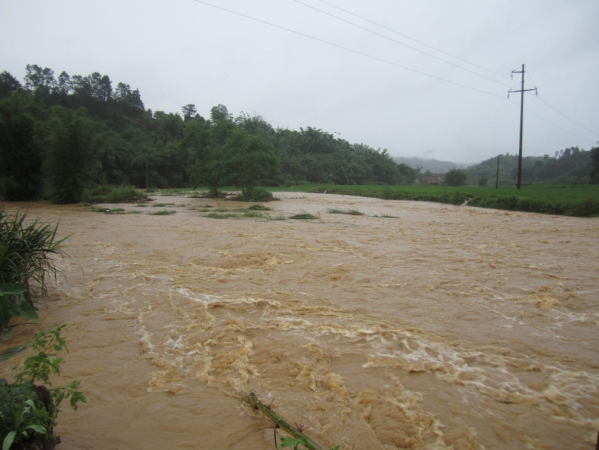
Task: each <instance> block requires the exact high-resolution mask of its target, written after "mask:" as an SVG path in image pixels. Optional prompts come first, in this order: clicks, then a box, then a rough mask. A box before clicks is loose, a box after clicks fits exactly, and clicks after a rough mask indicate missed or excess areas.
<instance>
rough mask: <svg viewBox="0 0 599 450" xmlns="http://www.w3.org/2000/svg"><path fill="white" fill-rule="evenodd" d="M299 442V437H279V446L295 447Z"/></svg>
mask: <svg viewBox="0 0 599 450" xmlns="http://www.w3.org/2000/svg"><path fill="white" fill-rule="evenodd" d="M299 444H301V442H300V440H299V439H295V438H292V437H282V438H281V447H291V446H293V448H297V446H298V445H299Z"/></svg>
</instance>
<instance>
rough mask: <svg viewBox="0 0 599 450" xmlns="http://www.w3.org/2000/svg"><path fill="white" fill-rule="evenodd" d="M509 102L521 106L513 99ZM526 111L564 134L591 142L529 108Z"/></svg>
mask: <svg viewBox="0 0 599 450" xmlns="http://www.w3.org/2000/svg"><path fill="white" fill-rule="evenodd" d="M509 101H510V103H513V104H514V105H517V106H520V104H519V103H517V102H515V101H514V100H511V99H510V100H509ZM524 110H525V111H526V112H527V113H529V114H532V115H533V116H535V117H536V118H537V119H540V120H542V121H543V122H547V123H548V124H549V125H553V126H554V127H555V128H559V129H560V130H562V131H563V132H564V133H568V134H571V135H572V136H574V137H577V138H578V139H582V140H584V141H590V139H588V138H585V137H582V136H580V135H578V134H576V133H572V132H571V131H568V130H566V129H565V128H562V127H560V126H559V125H557V124H555V123H553V122H551V121H550V120H547V119H545V118H544V117H541V116H539V115H538V114H537V113H535V112H533V111H531V110H530V109H528V108H524Z"/></svg>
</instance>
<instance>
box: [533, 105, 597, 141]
mask: <svg viewBox="0 0 599 450" xmlns="http://www.w3.org/2000/svg"><path fill="white" fill-rule="evenodd" d="M538 100H539V101H540V102H542V103H544V104H545V105H547V106H548V107H549V108H551V109H552V110H554V111H555V112H556V113H558V114H559V115H561V116H564V117H565V118H566V119H568V120H569V121H570V122H572V123H574V124H576V125H578V126H579V127H581V128H584V129H585V130H587V131H588V132H589V133H592V134H594V135H595V136H599V133H597V132H595V131H593V130H591V129H589V128H587V127H585V126H584V125H582V124H581V123H578V122H577V121H575V120H574V119H572V118H571V117H568V116H567V115H566V114H564V113H563V112H561V111H560V110H559V109H557V108H555V107H553V106H551V105H550V104H549V103H547V102H546V101H545V100H543V99H542V98H540V97H539V98H538Z"/></svg>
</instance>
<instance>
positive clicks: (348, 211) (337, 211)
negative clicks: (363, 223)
mask: <svg viewBox="0 0 599 450" xmlns="http://www.w3.org/2000/svg"><path fill="white" fill-rule="evenodd" d="M327 212H328V213H329V214H347V215H350V216H363V215H364V213H363V212H360V211H358V210H356V209H338V208H331V209H328V210H327Z"/></svg>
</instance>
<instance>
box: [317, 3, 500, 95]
mask: <svg viewBox="0 0 599 450" xmlns="http://www.w3.org/2000/svg"><path fill="white" fill-rule="evenodd" d="M319 1H321V2H322V3H326V4H327V5H329V6H332V7H333V8H337V9H339V10H341V11H343V12H345V13H347V14H350V15H352V16H354V17H357V18H358V19H362V20H364V21H366V22H369V23H371V24H373V25H376V26H377V27H381V28H384V29H385V30H388V31H391V32H392V33H395V34H398V35H400V36H403V37H405V38H406V39H410V40H411V41H414V42H417V43H419V44H420V45H424V46H425V47H428V48H432V49H433V50H436V51H438V52H440V53H443V54H444V55H447V56H451V57H452V58H455V59H457V60H459V61H462V62H465V63H466V64H470V65H471V66H474V67H478V68H479V69H482V70H486V71H487V72H490V73H492V74H494V75H497V76H499V77H501V78H506V79H507V77H506V76H505V75H503V74H500V73H497V72H494V71H492V70H490V69H487V68H485V67H482V66H479V65H478V64H474V63H472V62H470V61H466V60H465V59H462V58H460V57H458V56H455V55H452V54H451V53H448V52H444V51H443V50H441V49H438V48H436V47H433V46H432V45H428V44H425V43H424V42H422V41H419V40H417V39H414V38H412V37H410V36H408V35H405V34H403V33H400V32H399V31H395V30H393V29H391V28H388V27H386V26H384V25H381V24H380V23H376V22H373V21H372V20H368V19H366V18H365V17H362V16H359V15H357V14H354V13H353V12H351V11H348V10H347V9H343V8H340V7H339V6H336V5H333V4H332V3H329V2H327V1H325V0H319ZM506 86H507V85H506Z"/></svg>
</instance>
